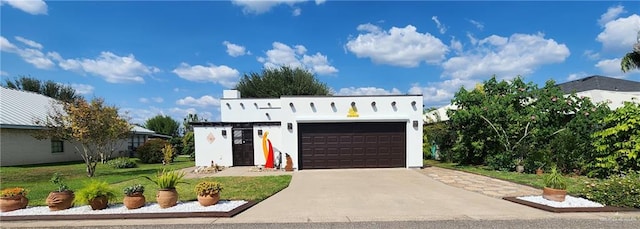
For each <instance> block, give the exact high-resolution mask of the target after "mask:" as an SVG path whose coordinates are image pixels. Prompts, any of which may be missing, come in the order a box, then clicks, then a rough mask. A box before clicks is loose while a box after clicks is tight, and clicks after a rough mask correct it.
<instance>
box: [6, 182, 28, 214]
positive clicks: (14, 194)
mask: <svg viewBox="0 0 640 229" xmlns="http://www.w3.org/2000/svg"><path fill="white" fill-rule="evenodd" d="M26 196H27V190H26V189H24V188H21V187H15V188H5V189H2V190H1V191H0V211H1V212H9V211H15V210H18V209H23V208H26V207H27V204H29V199H27V197H26Z"/></svg>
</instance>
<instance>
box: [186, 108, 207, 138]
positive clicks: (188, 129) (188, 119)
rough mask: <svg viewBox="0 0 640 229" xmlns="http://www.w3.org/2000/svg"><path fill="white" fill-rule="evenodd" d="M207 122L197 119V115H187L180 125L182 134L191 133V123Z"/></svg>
mask: <svg viewBox="0 0 640 229" xmlns="http://www.w3.org/2000/svg"><path fill="white" fill-rule="evenodd" d="M206 121H207V120H206V119H204V118H199V117H198V114H191V113H190V114H188V115H187V117H185V118H184V121H183V122H182V125H184V132H185V134H186V133H187V132H193V126H191V124H189V123H191V122H206Z"/></svg>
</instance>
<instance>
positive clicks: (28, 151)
mask: <svg viewBox="0 0 640 229" xmlns="http://www.w3.org/2000/svg"><path fill="white" fill-rule="evenodd" d="M34 131H37V130H24V129H5V128H3V129H0V135H2V139H0V141H2V144H0V145H1V146H2V148H1V149H0V165H1V166H12V165H29V164H42V163H53V162H64V161H81V160H82V158H81V157H80V154H77V153H76V149H75V147H73V145H72V144H71V143H70V142H68V141H65V142H64V144H63V149H64V152H61V153H51V139H43V140H38V139H36V138H34V137H33V136H32V134H33V133H34Z"/></svg>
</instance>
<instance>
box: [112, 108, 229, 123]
mask: <svg viewBox="0 0 640 229" xmlns="http://www.w3.org/2000/svg"><path fill="white" fill-rule="evenodd" d="M120 111H122V112H125V113H127V116H129V117H130V118H131V120H130V122H131V123H138V124H144V123H145V122H146V121H147V120H148V119H150V118H153V117H155V116H156V115H163V116H164V115H167V116H169V117H171V118H173V120H176V121H178V122H182V120H183V119H184V117H186V116H187V115H188V114H198V117H200V118H203V119H206V120H208V121H216V119H214V118H217V120H219V117H216V116H214V115H213V114H212V113H211V112H208V111H198V110H197V109H195V108H186V109H182V108H178V107H174V108H166V109H162V108H158V107H154V106H149V107H147V108H130V107H125V108H121V109H120Z"/></svg>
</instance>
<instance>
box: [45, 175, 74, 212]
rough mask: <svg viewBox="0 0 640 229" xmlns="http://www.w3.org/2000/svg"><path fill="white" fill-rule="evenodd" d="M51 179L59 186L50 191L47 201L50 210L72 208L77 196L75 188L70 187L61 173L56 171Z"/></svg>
mask: <svg viewBox="0 0 640 229" xmlns="http://www.w3.org/2000/svg"><path fill="white" fill-rule="evenodd" d="M49 181H50V182H51V183H53V184H54V185H56V186H58V189H57V190H55V191H52V192H50V193H49V196H47V200H46V201H45V202H46V203H47V206H49V210H51V211H59V210H64V209H68V208H70V207H71V206H72V205H73V200H74V198H75V196H74V194H73V190H71V189H69V186H67V185H66V184H65V183H64V182H63V181H62V176H61V175H60V174H59V173H54V174H53V176H52V177H51V180H49Z"/></svg>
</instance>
